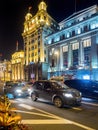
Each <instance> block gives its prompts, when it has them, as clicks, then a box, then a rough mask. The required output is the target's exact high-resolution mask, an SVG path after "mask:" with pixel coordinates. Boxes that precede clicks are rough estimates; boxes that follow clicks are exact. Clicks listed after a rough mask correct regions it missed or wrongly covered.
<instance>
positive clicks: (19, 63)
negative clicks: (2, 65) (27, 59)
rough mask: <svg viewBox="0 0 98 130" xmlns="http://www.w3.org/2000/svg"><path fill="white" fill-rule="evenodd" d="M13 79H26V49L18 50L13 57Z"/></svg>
mask: <svg viewBox="0 0 98 130" xmlns="http://www.w3.org/2000/svg"><path fill="white" fill-rule="evenodd" d="M11 64H12V66H11V70H12V80H13V81H19V80H24V51H16V52H15V53H14V54H12V59H11Z"/></svg>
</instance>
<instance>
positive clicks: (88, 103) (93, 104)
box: [82, 102, 98, 107]
mask: <svg viewBox="0 0 98 130" xmlns="http://www.w3.org/2000/svg"><path fill="white" fill-rule="evenodd" d="M82 103H83V104H87V105H91V106H96V107H98V104H96V103H90V102H82Z"/></svg>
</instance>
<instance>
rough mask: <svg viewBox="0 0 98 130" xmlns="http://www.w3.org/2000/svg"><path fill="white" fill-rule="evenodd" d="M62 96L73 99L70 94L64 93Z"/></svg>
mask: <svg viewBox="0 0 98 130" xmlns="http://www.w3.org/2000/svg"><path fill="white" fill-rule="evenodd" d="M64 96H65V97H68V98H72V97H73V95H72V94H71V93H64Z"/></svg>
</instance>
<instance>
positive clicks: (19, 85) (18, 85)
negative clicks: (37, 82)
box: [11, 83, 24, 87]
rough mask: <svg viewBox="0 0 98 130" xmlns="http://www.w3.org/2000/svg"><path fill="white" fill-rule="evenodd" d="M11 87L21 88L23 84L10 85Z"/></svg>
mask: <svg viewBox="0 0 98 130" xmlns="http://www.w3.org/2000/svg"><path fill="white" fill-rule="evenodd" d="M11 86H12V87H23V86H24V84H22V83H13V84H11Z"/></svg>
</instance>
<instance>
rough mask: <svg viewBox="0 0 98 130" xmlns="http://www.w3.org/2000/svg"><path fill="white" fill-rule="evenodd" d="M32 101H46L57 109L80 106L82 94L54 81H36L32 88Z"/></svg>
mask: <svg viewBox="0 0 98 130" xmlns="http://www.w3.org/2000/svg"><path fill="white" fill-rule="evenodd" d="M31 99H32V100H33V101H36V100H37V99H44V100H46V101H49V102H50V101H51V102H52V103H53V104H54V105H55V106H56V107H59V108H60V107H63V106H64V105H69V106H72V105H80V104H81V93H80V92H79V91H78V90H76V89H72V88H69V87H68V86H67V85H65V84H64V83H61V82H57V81H53V80H39V81H35V83H34V84H33V86H32V92H31Z"/></svg>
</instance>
